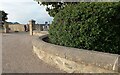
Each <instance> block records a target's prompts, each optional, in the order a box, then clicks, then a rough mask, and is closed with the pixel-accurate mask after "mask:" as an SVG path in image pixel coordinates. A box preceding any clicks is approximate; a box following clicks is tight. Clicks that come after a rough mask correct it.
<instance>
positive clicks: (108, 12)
mask: <svg viewBox="0 0 120 75" xmlns="http://www.w3.org/2000/svg"><path fill="white" fill-rule="evenodd" d="M49 34H50V35H49V39H50V42H51V43H53V44H57V45H62V46H67V47H75V48H81V49H89V50H95V51H102V52H109V53H116V54H120V2H118V3H117V2H116V3H115V2H114V3H113V2H108V3H105V2H104V3H103V2H101V3H99V2H93V3H85V2H81V3H78V4H75V5H73V4H70V5H68V6H66V7H65V8H64V9H63V10H61V11H60V12H59V13H58V14H56V16H55V17H54V21H53V23H52V25H51V26H50V30H49Z"/></svg>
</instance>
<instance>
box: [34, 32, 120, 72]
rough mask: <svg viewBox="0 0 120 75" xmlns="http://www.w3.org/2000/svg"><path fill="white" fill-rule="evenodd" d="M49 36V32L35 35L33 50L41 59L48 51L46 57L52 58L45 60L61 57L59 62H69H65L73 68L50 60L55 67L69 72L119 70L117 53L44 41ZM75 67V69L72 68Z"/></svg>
mask: <svg viewBox="0 0 120 75" xmlns="http://www.w3.org/2000/svg"><path fill="white" fill-rule="evenodd" d="M47 36H48V34H47V35H42V36H40V37H35V38H34V40H33V42H32V43H33V50H34V52H35V53H36V54H37V55H38V57H39V58H40V59H42V58H41V57H42V55H43V54H44V53H47V54H45V55H44V57H48V56H49V57H50V58H49V57H48V58H47V59H46V58H43V59H42V60H43V61H49V60H50V59H52V58H53V59H56V60H58V58H59V59H60V60H61V61H59V62H57V63H60V62H61V63H63V62H69V63H64V64H66V65H69V68H70V67H71V68H70V69H71V70H68V69H64V68H65V67H62V65H59V66H58V65H56V64H55V65H54V64H53V63H54V62H55V63H56V61H52V63H50V62H48V63H49V64H52V65H54V66H55V67H56V66H57V68H60V69H62V70H64V71H66V72H69V73H70V71H72V72H86V73H89V72H90V73H114V72H115V73H116V72H118V71H119V70H118V65H119V63H118V60H119V57H120V56H119V55H117V54H111V53H104V52H97V51H92V50H84V49H77V48H71V47H64V46H58V45H54V44H51V43H47V42H45V41H43V39H44V38H46V37H47ZM42 52H43V53H42ZM47 55H48V56H47ZM45 59H46V60H45ZM67 60H68V61H67ZM83 65H84V66H83ZM73 66H74V67H73ZM75 66H79V67H75ZM80 67H81V68H80ZM73 68H74V70H72V69H73ZM77 68H80V69H77ZM76 70H77V71H76Z"/></svg>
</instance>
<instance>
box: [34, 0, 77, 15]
mask: <svg viewBox="0 0 120 75" xmlns="http://www.w3.org/2000/svg"><path fill="white" fill-rule="evenodd" d="M35 1H37V2H38V4H40V5H44V6H47V8H46V11H48V14H49V15H50V16H52V17H54V16H55V15H56V14H57V13H58V12H59V11H60V10H62V9H63V8H64V7H65V6H67V5H69V4H77V3H78V2H64V3H63V2H62V1H61V2H54V1H53V2H42V1H41V0H35ZM40 1H41V2H40Z"/></svg>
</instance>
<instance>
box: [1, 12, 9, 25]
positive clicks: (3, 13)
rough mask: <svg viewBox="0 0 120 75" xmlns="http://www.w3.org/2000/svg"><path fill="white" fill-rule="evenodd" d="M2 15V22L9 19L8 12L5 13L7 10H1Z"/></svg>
mask: <svg viewBox="0 0 120 75" xmlns="http://www.w3.org/2000/svg"><path fill="white" fill-rule="evenodd" d="M0 15H1V18H2V19H1V20H2V23H3V24H4V22H5V21H6V20H7V19H8V18H7V15H8V14H7V13H5V11H0Z"/></svg>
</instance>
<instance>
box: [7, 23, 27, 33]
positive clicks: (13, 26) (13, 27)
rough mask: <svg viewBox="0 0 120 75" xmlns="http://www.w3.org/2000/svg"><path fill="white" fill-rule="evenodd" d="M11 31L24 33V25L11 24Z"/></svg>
mask: <svg viewBox="0 0 120 75" xmlns="http://www.w3.org/2000/svg"><path fill="white" fill-rule="evenodd" d="M9 28H10V31H24V30H25V29H24V25H22V24H9Z"/></svg>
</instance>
